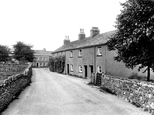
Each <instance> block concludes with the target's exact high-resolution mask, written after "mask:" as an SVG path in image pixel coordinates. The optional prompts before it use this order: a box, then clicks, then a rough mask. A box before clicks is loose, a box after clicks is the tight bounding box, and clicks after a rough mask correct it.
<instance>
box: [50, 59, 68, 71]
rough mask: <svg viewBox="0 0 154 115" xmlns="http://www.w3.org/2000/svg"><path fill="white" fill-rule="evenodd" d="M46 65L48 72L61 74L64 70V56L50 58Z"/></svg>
mask: <svg viewBox="0 0 154 115" xmlns="http://www.w3.org/2000/svg"><path fill="white" fill-rule="evenodd" d="M48 65H49V69H50V71H52V72H58V73H63V72H64V68H65V56H58V57H50V59H49V64H48Z"/></svg>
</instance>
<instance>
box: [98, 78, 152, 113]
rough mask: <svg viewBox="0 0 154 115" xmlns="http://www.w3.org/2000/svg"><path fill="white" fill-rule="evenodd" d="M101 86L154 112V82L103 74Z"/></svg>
mask: <svg viewBox="0 0 154 115" xmlns="http://www.w3.org/2000/svg"><path fill="white" fill-rule="evenodd" d="M101 81H102V84H101V87H102V88H105V89H107V90H109V91H110V92H111V93H113V94H115V95H117V96H118V97H121V98H123V99H124V100H126V101H128V102H130V103H132V104H134V105H136V106H137V107H141V108H143V109H144V110H145V111H149V112H151V113H154V83H150V82H145V81H138V80H131V79H121V78H115V77H112V76H107V75H102V79H101Z"/></svg>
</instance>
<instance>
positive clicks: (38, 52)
mask: <svg viewBox="0 0 154 115" xmlns="http://www.w3.org/2000/svg"><path fill="white" fill-rule="evenodd" d="M51 53H52V52H51V51H44V50H34V55H51Z"/></svg>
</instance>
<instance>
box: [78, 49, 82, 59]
mask: <svg viewBox="0 0 154 115" xmlns="http://www.w3.org/2000/svg"><path fill="white" fill-rule="evenodd" d="M78 57H79V58H81V57H82V50H81V49H80V50H79V55H78Z"/></svg>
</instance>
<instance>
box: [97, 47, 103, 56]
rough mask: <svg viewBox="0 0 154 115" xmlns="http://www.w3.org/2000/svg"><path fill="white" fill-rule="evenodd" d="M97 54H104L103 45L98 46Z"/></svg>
mask: <svg viewBox="0 0 154 115" xmlns="http://www.w3.org/2000/svg"><path fill="white" fill-rule="evenodd" d="M97 55H98V56H101V55H102V48H101V47H98V48H97Z"/></svg>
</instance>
